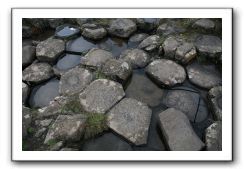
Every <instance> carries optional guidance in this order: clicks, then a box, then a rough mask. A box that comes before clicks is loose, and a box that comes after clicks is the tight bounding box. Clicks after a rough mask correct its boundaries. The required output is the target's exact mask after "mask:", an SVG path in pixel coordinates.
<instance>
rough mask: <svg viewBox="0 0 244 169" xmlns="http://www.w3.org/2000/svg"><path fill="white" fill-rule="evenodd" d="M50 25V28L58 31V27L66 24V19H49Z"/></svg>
mask: <svg viewBox="0 0 244 169" xmlns="http://www.w3.org/2000/svg"><path fill="white" fill-rule="evenodd" d="M48 23H49V26H50V28H52V29H56V28H57V27H58V26H60V25H63V24H64V19H63V18H50V19H48Z"/></svg>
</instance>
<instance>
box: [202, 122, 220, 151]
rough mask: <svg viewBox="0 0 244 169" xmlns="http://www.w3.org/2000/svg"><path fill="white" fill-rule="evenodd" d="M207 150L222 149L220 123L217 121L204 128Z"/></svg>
mask: <svg viewBox="0 0 244 169" xmlns="http://www.w3.org/2000/svg"><path fill="white" fill-rule="evenodd" d="M205 142H206V150H207V151H222V124H221V122H219V121H217V122H214V123H213V124H212V125H210V126H209V127H208V128H207V129H206V130H205Z"/></svg>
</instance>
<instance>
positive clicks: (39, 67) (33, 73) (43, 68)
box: [22, 63, 53, 83]
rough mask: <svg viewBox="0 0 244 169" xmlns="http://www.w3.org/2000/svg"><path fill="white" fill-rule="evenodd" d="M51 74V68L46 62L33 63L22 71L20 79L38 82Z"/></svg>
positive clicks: (48, 77)
mask: <svg viewBox="0 0 244 169" xmlns="http://www.w3.org/2000/svg"><path fill="white" fill-rule="evenodd" d="M52 76H53V69H52V67H51V66H50V65H49V64H48V63H33V64H32V65H30V66H28V67H27V68H25V69H24V70H23V72H22V80H23V81H27V82H33V83H40V82H42V81H45V80H48V79H50V78H51V77H52Z"/></svg>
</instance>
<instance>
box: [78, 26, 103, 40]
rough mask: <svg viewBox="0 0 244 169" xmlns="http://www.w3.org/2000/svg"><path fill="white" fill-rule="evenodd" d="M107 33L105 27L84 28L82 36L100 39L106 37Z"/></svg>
mask: <svg viewBox="0 0 244 169" xmlns="http://www.w3.org/2000/svg"><path fill="white" fill-rule="evenodd" d="M106 35H107V31H106V29H104V28H94V29H92V28H84V30H83V32H82V36H84V37H86V38H88V39H92V40H99V39H102V38H104V37H105V36H106Z"/></svg>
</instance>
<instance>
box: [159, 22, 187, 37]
mask: <svg viewBox="0 0 244 169" xmlns="http://www.w3.org/2000/svg"><path fill="white" fill-rule="evenodd" d="M183 32H185V29H184V28H183V27H181V26H178V25H175V24H169V23H163V24H161V25H160V26H159V27H158V28H157V34H158V35H160V36H164V37H166V36H168V35H172V34H177V33H183Z"/></svg>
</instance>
